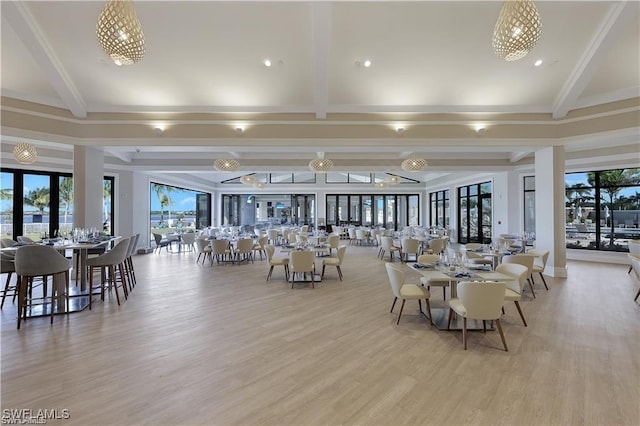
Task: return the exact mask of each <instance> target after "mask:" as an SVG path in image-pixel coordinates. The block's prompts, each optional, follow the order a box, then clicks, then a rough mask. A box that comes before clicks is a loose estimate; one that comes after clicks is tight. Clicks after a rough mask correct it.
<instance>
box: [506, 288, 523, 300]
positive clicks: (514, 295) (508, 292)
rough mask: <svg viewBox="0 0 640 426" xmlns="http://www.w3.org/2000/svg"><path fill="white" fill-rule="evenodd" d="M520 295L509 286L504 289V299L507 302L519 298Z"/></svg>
mask: <svg viewBox="0 0 640 426" xmlns="http://www.w3.org/2000/svg"><path fill="white" fill-rule="evenodd" d="M520 299H522V297H521V296H520V293H518V292H515V291H513V290H511V289H510V288H508V289H506V290H505V291H504V300H505V301H507V302H515V301H516V300H520Z"/></svg>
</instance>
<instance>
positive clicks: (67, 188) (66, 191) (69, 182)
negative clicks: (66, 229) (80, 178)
mask: <svg viewBox="0 0 640 426" xmlns="http://www.w3.org/2000/svg"><path fill="white" fill-rule="evenodd" d="M60 202H61V203H64V223H67V216H68V215H69V207H71V204H72V203H73V178H72V177H68V176H65V177H63V178H62V180H61V181H60Z"/></svg>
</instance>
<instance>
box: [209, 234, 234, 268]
mask: <svg viewBox="0 0 640 426" xmlns="http://www.w3.org/2000/svg"><path fill="white" fill-rule="evenodd" d="M231 256H232V254H231V248H230V246H229V241H227V240H224V239H217V240H213V241H211V263H213V258H214V257H215V258H216V262H217V263H220V261H221V260H222V261H223V262H224V261H226V260H229V259H230V257H231Z"/></svg>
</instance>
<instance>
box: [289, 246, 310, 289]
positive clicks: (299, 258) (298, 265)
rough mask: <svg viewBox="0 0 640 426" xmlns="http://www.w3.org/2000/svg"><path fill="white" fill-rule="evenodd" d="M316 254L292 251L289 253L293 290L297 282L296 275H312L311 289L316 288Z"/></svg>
mask: <svg viewBox="0 0 640 426" xmlns="http://www.w3.org/2000/svg"><path fill="white" fill-rule="evenodd" d="M314 257H315V253H314V252H312V251H306V250H305V251H292V252H291V253H289V277H290V279H291V288H293V284H294V282H295V275H296V274H303V275H304V276H306V274H307V273H308V274H310V275H311V288H315V287H316V286H315V273H316V265H315V263H314Z"/></svg>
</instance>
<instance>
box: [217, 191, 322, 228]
mask: <svg viewBox="0 0 640 426" xmlns="http://www.w3.org/2000/svg"><path fill="white" fill-rule="evenodd" d="M221 209H222V212H221V218H222V220H221V224H222V225H223V226H247V227H257V228H267V227H270V226H276V225H311V224H313V223H314V222H315V210H316V205H315V195H313V194H224V195H222V206H221ZM329 224H331V223H330V222H329Z"/></svg>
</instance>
